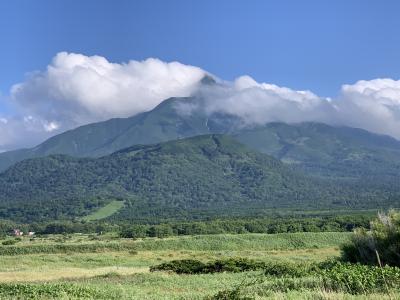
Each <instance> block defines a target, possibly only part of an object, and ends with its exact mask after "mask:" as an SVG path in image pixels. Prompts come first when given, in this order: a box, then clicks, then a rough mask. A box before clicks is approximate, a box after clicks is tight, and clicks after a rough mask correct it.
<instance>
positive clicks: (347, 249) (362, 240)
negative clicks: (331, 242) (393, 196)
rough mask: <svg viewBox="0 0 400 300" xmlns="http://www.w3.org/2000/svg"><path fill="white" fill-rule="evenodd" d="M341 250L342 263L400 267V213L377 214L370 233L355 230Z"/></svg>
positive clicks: (364, 230)
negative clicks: (349, 240)
mask: <svg viewBox="0 0 400 300" xmlns="http://www.w3.org/2000/svg"><path fill="white" fill-rule="evenodd" d="M341 250H342V258H343V260H344V261H348V262H360V263H363V264H371V265H378V264H379V265H391V266H400V254H399V253H400V213H398V212H395V211H393V210H392V211H390V212H389V213H388V214H378V218H377V219H376V220H375V221H373V222H371V230H370V231H367V230H366V229H363V228H360V229H357V230H355V231H354V234H353V236H352V238H351V242H350V243H348V244H345V245H343V246H342V248H341Z"/></svg>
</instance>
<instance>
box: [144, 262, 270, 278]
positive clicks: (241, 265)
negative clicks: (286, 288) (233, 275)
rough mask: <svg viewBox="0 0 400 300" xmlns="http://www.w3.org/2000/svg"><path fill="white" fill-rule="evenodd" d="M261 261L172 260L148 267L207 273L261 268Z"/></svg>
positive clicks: (185, 272) (183, 272)
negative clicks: (205, 261)
mask: <svg viewBox="0 0 400 300" xmlns="http://www.w3.org/2000/svg"><path fill="white" fill-rule="evenodd" d="M264 267H265V264H264V263H263V262H257V261H254V260H249V259H245V258H229V259H223V260H216V261H213V262H208V263H203V262H201V261H199V260H194V259H184V260H173V261H170V262H166V263H163V264H160V265H157V266H153V267H151V268H150V271H152V272H154V271H173V272H175V273H177V274H209V273H220V272H245V271H254V270H261V269H263V268H264Z"/></svg>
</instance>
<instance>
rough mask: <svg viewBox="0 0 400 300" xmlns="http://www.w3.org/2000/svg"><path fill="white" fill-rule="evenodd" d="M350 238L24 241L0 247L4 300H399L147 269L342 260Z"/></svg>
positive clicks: (255, 278) (258, 276) (313, 281)
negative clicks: (242, 299) (240, 289)
mask: <svg viewBox="0 0 400 300" xmlns="http://www.w3.org/2000/svg"><path fill="white" fill-rule="evenodd" d="M348 238H349V234H348V233H329V232H327V233H293V234H276V235H265V234H242V235H212V236H190V237H172V238H166V239H152V238H146V239H143V240H138V241H131V240H125V239H118V238H116V237H113V236H88V235H72V236H69V237H67V236H49V237H46V238H38V237H37V238H34V239H32V240H30V239H29V238H23V239H22V241H20V242H18V243H17V244H16V245H11V246H0V299H204V298H205V297H210V296H213V295H215V294H216V293H217V292H219V291H221V290H230V289H234V288H235V287H237V286H239V285H242V286H244V289H247V291H246V293H248V294H249V295H251V296H252V297H255V299H394V298H396V297H400V293H399V292H398V291H387V292H385V293H382V294H370V295H365V294H360V295H351V294H347V293H340V292H339V293H338V292H332V291H329V290H326V289H324V288H322V285H321V284H320V282H321V280H320V278H316V277H300V278H275V277H271V276H269V277H268V276H265V275H264V274H263V272H262V271H251V272H241V273H214V274H199V275H178V274H175V273H170V272H150V270H149V267H150V266H153V265H156V264H160V263H162V262H166V261H171V260H176V259H198V260H201V261H204V262H206V261H211V260H215V259H221V258H228V257H244V258H250V259H255V260H260V261H266V262H277V261H278V262H317V261H323V260H326V259H328V258H332V257H336V256H338V255H339V246H340V244H341V243H343V242H345V241H346V240H347V239H348ZM59 245H63V247H61V246H59ZM250 283H252V284H250Z"/></svg>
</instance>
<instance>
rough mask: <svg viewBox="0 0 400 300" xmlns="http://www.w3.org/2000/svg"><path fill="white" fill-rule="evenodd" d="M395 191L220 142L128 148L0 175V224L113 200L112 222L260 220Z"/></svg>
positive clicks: (377, 200)
mask: <svg viewBox="0 0 400 300" xmlns="http://www.w3.org/2000/svg"><path fill="white" fill-rule="evenodd" d="M398 195H399V193H398V190H397V187H396V186H394V187H392V188H390V189H389V188H385V190H384V191H382V190H379V188H375V187H371V186H369V185H368V184H365V183H364V182H362V181H357V180H354V179H353V180H347V181H344V180H326V179H317V178H310V177H308V176H306V175H304V174H302V173H300V172H298V171H296V170H293V169H292V168H290V167H288V166H286V165H285V164H283V163H281V162H280V161H279V160H277V159H275V158H273V157H271V156H268V155H265V154H261V153H258V152H255V151H253V150H250V149H248V148H247V147H246V146H244V145H242V144H239V143H238V142H236V141H235V140H233V139H232V138H230V137H228V136H223V135H205V136H198V137H194V138H188V139H183V140H177V141H171V142H166V143H162V144H155V145H149V146H133V147H130V148H127V149H124V150H121V151H119V152H116V153H114V154H111V155H109V156H105V157H102V158H97V159H92V158H72V157H68V156H64V155H55V156H49V157H45V158H37V159H30V160H25V161H23V162H20V163H18V164H16V165H15V166H14V167H11V168H10V169H8V170H7V171H6V172H4V173H2V174H0V203H1V204H0V205H1V206H0V217H1V218H8V219H13V220H17V221H29V222H30V221H37V220H51V219H68V218H69V219H71V218H75V217H82V216H84V215H87V214H89V213H90V212H93V211H94V210H96V209H97V208H99V207H102V206H104V205H106V204H107V203H109V202H110V201H112V200H115V199H120V200H124V201H125V206H124V207H123V208H122V209H120V210H119V211H118V212H117V213H116V214H114V215H113V216H112V218H114V219H118V218H123V219H132V220H136V221H138V220H143V221H146V220H147V221H149V220H153V219H154V218H155V217H157V220H158V221H160V220H166V219H182V220H185V219H199V218H207V217H212V216H234V215H242V216H246V215H253V216H255V215H262V214H264V212H265V211H266V210H268V209H279V208H281V209H283V208H285V209H286V208H290V209H321V208H324V209H329V208H379V207H386V206H390V205H396V204H397V203H398V199H399V198H398Z"/></svg>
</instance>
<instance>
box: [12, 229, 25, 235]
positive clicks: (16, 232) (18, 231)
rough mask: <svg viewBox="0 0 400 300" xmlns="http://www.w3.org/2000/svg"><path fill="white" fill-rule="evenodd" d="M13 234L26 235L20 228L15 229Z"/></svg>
mask: <svg viewBox="0 0 400 300" xmlns="http://www.w3.org/2000/svg"><path fill="white" fill-rule="evenodd" d="M12 234H13V235H14V236H22V235H24V232H23V231H21V230H19V229H13V231H12Z"/></svg>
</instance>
